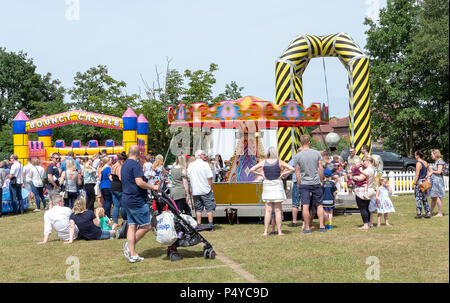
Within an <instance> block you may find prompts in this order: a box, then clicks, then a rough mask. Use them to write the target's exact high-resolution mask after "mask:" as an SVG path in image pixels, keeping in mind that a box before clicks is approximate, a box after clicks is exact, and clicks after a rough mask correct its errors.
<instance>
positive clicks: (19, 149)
mask: <svg viewBox="0 0 450 303" xmlns="http://www.w3.org/2000/svg"><path fill="white" fill-rule="evenodd" d="M27 121H29V119H28V117H27V115H25V113H24V112H23V111H20V112H19V113H18V114H17V116H16V117H15V118H14V120H13V127H12V131H13V142H14V154H15V155H17V157H18V158H19V161H20V162H22V164H23V165H25V164H26V162H27V159H28V132H27V130H26V128H27Z"/></svg>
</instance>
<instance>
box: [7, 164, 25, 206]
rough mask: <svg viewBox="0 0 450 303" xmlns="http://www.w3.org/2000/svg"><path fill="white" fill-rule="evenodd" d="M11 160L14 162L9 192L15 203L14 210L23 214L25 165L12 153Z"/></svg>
mask: <svg viewBox="0 0 450 303" xmlns="http://www.w3.org/2000/svg"><path fill="white" fill-rule="evenodd" d="M9 160H10V161H11V162H12V166H11V171H10V172H9V175H8V179H9V180H10V181H9V192H10V194H11V201H12V205H13V211H14V212H15V213H16V214H18V213H20V214H23V212H24V205H23V198H22V185H23V166H22V163H20V161H19V157H17V155H11V157H10V158H9Z"/></svg>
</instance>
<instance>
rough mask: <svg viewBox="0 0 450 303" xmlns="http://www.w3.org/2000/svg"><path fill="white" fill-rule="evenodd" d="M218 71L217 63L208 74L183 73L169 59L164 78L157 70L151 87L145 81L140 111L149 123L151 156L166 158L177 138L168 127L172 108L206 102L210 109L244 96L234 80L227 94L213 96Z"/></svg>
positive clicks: (201, 71) (212, 64)
mask: <svg viewBox="0 0 450 303" xmlns="http://www.w3.org/2000/svg"><path fill="white" fill-rule="evenodd" d="M217 70H218V66H217V64H214V63H211V64H210V66H209V70H207V71H205V70H195V71H191V70H189V69H186V70H185V71H184V73H183V74H181V73H180V72H179V71H178V70H176V69H172V68H170V60H167V66H166V73H165V75H164V76H163V77H162V75H161V73H160V72H158V69H155V71H156V83H153V84H152V85H151V86H150V85H149V84H148V83H146V82H145V81H144V80H143V82H144V86H145V93H146V97H145V98H144V100H142V104H143V105H142V108H141V109H140V110H141V112H142V113H143V114H144V116H145V117H146V118H147V120H148V121H149V134H148V145H149V149H151V153H152V154H162V155H165V154H166V153H167V151H168V149H169V146H170V142H171V139H172V137H173V136H174V133H172V132H171V131H170V128H169V127H168V121H167V109H168V107H169V106H177V105H178V104H179V103H184V104H186V105H190V104H192V103H194V102H204V103H206V104H208V105H209V106H211V105H212V104H214V103H215V102H217V101H219V100H223V99H226V98H235V99H237V98H239V97H241V95H240V92H241V91H242V90H243V87H239V86H238V85H237V84H236V82H235V81H231V84H230V85H228V84H227V85H226V87H225V92H223V93H221V94H219V96H217V97H213V92H212V88H213V84H215V83H216V79H215V77H214V72H215V71H217ZM161 78H163V79H161ZM222 98H223V99H222ZM191 138H192V136H191ZM191 146H192V144H191ZM168 155H169V156H168V158H169V159H167V161H166V162H167V163H171V162H173V160H174V157H173V155H171V154H170V153H168Z"/></svg>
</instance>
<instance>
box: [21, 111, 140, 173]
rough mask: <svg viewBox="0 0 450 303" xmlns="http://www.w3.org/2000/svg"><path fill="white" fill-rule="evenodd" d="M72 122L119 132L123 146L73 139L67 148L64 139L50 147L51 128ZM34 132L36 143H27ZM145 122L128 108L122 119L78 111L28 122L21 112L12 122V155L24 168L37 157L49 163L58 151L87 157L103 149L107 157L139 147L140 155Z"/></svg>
mask: <svg viewBox="0 0 450 303" xmlns="http://www.w3.org/2000/svg"><path fill="white" fill-rule="evenodd" d="M72 123H82V124H88V125H94V126H99V127H106V128H112V129H120V130H122V134H123V137H122V145H116V142H114V140H112V139H109V140H106V142H105V143H104V145H102V146H100V145H99V142H98V141H97V140H94V139H93V140H90V141H89V142H88V143H87V145H86V146H83V145H82V143H81V141H80V140H73V141H72V143H71V144H70V145H66V142H64V140H63V139H57V140H55V143H54V144H53V145H52V129H53V128H55V127H60V126H64V125H68V124H72ZM31 132H37V135H38V140H37V141H29V140H28V134H29V133H31ZM147 134H148V121H147V119H146V118H145V117H144V116H143V115H142V114H141V115H140V116H139V117H137V115H136V114H135V112H134V111H133V110H132V109H131V108H128V109H127V110H126V111H125V113H124V114H123V116H122V117H121V118H119V117H114V116H108V115H102V114H97V113H91V112H85V111H81V110H71V111H68V112H65V113H60V114H55V115H51V116H42V117H41V118H37V119H34V120H29V119H28V117H27V115H26V114H25V113H24V112H23V111H20V112H19V113H18V114H17V116H16V117H15V118H14V120H13V137H14V138H13V141H14V154H16V155H17V156H18V158H19V161H21V162H22V164H23V165H25V164H26V161H27V159H28V158H35V157H36V158H39V159H40V160H41V161H48V159H49V157H50V155H51V154H52V153H54V152H58V153H59V154H60V155H61V156H65V155H67V154H68V153H69V152H70V151H73V152H74V153H75V155H77V156H90V155H94V154H98V153H100V152H101V151H102V150H106V152H107V153H108V154H117V153H120V152H122V151H125V152H128V149H129V147H130V146H131V145H136V144H137V145H139V146H140V148H141V154H143V155H145V154H146V153H147V148H148V146H147V144H148V139H147Z"/></svg>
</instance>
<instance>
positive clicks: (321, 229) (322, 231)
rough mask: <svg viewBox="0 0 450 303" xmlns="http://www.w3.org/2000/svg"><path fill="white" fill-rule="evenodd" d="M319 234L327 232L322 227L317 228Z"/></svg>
mask: <svg viewBox="0 0 450 303" xmlns="http://www.w3.org/2000/svg"><path fill="white" fill-rule="evenodd" d="M319 232H321V233H326V232H327V229H326V228H325V227H324V228H319Z"/></svg>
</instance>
